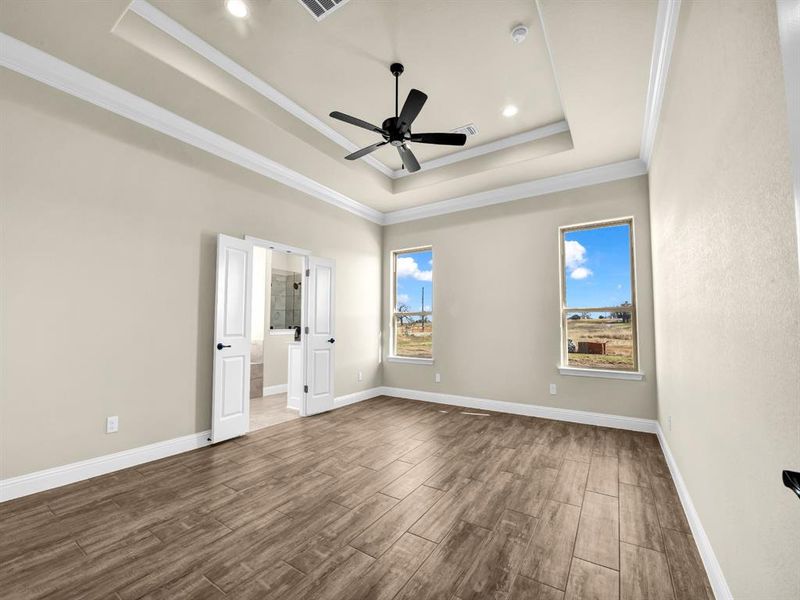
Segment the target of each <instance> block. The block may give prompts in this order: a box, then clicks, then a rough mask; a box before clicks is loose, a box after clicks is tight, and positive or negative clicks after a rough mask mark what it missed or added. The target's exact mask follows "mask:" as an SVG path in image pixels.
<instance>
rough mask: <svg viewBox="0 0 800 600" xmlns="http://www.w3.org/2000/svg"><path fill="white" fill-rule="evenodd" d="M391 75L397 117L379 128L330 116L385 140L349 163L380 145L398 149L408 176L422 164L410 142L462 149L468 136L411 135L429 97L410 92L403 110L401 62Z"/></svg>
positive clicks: (341, 115) (336, 113) (335, 114)
mask: <svg viewBox="0 0 800 600" xmlns="http://www.w3.org/2000/svg"><path fill="white" fill-rule="evenodd" d="M389 70H390V71H391V73H392V75H394V78H395V88H394V116H393V117H389V118H387V119H386V120H384V121H383V123H382V124H381V126H380V127H378V126H377V125H373V124H372V123H368V122H366V121H362V120H361V119H358V118H356V117H351V116H350V115H347V114H345V113H341V112H339V111H333V112H332V113H331V114H330V116H331V117H333V118H334V119H338V120H339V121H344V122H345V123H349V124H350V125H355V126H356V127H361V128H362V129H367V130H369V131H374V132H375V133H379V134H380V135H381V136H382V137H383V141H382V142H377V143H375V144H372V145H371V146H367V147H366V148H361V149H360V150H357V151H356V152H353V153H352V154H348V155H347V156H345V158H346V159H347V160H356V159H359V158H361V157H362V156H366V155H367V154H369V153H370V152H374V151H375V150H377V149H378V148H380V147H381V146H385V145H387V144H389V145H391V146H394V147H395V148H397V153H398V154H399V155H400V160H402V161H403V167H404V168H405V169H406V170H407V171H408V172H409V173H415V172H416V171H419V169H420V166H419V161H417V158H416V157H415V156H414V153H413V152H412V151H411V148H409V146H408V144H409V142H414V143H418V144H437V145H446V146H463V145H464V144H465V143H466V141H467V136H466V135H465V134H463V133H412V132H411V124H412V123H413V122H414V119H416V118H417V116H418V115H419V113H420V111H421V110H422V107H423V106H424V105H425V101H426V100H427V99H428V96H427V95H426V94H424V93H423V92H420V91H419V90H415V89H412V90H411V91H410V92H409V93H408V97H407V98H406V101H405V103H404V104H403V108H402V110H399V107H400V102H399V100H400V75H402V74H403V71H404V68H403V65H401V64H400V63H392V65H391V66H390V67H389Z"/></svg>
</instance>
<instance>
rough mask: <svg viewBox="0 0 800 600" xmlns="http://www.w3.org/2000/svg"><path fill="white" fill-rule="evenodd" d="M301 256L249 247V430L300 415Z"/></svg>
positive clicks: (272, 249)
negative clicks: (251, 298) (251, 276)
mask: <svg viewBox="0 0 800 600" xmlns="http://www.w3.org/2000/svg"><path fill="white" fill-rule="evenodd" d="M304 271H305V257H304V256H302V255H298V254H294V253H293V252H292V251H291V250H288V249H286V250H281V249H278V248H274V247H272V248H270V247H265V246H258V245H254V247H253V302H252V311H253V314H252V329H251V346H250V431H254V430H257V429H262V428H264V427H269V426H270V425H277V424H278V423H284V422H286V421H290V420H292V419H296V418H298V417H299V416H300V410H301V401H302V389H300V388H301V386H302V379H303V377H302V373H303V356H302V343H301V333H302V324H303V279H304V278H303V272H304Z"/></svg>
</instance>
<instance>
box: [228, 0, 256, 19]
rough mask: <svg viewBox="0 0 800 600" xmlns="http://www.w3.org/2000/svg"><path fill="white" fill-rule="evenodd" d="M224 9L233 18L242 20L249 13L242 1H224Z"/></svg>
mask: <svg viewBox="0 0 800 600" xmlns="http://www.w3.org/2000/svg"><path fill="white" fill-rule="evenodd" d="M225 8H227V9H228V12H229V13H231V14H232V15H233V16H234V17H238V18H239V19H244V18H245V17H246V16H247V14H248V13H249V12H250V11H249V9H248V8H247V4H245V3H244V0H225Z"/></svg>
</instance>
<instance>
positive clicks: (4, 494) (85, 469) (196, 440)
mask: <svg viewBox="0 0 800 600" xmlns="http://www.w3.org/2000/svg"><path fill="white" fill-rule="evenodd" d="M210 434H211V432H210V431H201V432H199V433H192V434H191V435H185V436H183V437H179V438H174V439H171V440H165V441H163V442H156V443H155V444H149V445H147V446H141V447H139V448H131V449H130V450H123V451H122V452H116V453H114V454H106V455H105V456H98V457H97V458H90V459H87V460H82V461H79V462H74V463H71V464H68V465H62V466H60V467H53V468H52V469H45V470H43V471H36V472H34V473H28V474H27V475H20V476H19V477H10V478H8V479H3V480H2V481H0V502H5V501H6V500H13V499H14V498H19V497H21V496H27V495H29V494H35V493H36V492H43V491H44V490H49V489H52V488H57V487H61V486H62V485H68V484H70V483H75V482H77V481H83V480H84V479H89V478H90V477H97V476H98V475H105V474H106V473H111V472H112V471H119V470H120V469H127V468H128V467H135V466H136V465H140V464H142V463H146V462H150V461H153V460H158V459H159V458H165V457H167V456H172V455H174V454H181V453H183V452H188V451H189V450H195V449H197V448H202V447H203V446H207V445H208V444H210V443H211V442H209V440H208V436H209V435H210Z"/></svg>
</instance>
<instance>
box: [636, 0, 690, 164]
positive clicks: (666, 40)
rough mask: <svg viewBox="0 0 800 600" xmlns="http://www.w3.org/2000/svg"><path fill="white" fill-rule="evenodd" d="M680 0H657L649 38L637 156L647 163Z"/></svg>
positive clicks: (656, 124)
mask: <svg viewBox="0 0 800 600" xmlns="http://www.w3.org/2000/svg"><path fill="white" fill-rule="evenodd" d="M680 9H681V0H659V2H658V13H657V16H656V31H655V37H654V40H653V56H652V58H651V60H650V81H649V83H648V87H647V104H646V105H645V111H644V124H643V126H642V147H641V150H640V151H639V157H640V158H641V159H642V160H643V161H644V163H645V164H646V165H647V166H648V167H649V166H650V159H651V158H652V155H653V145H654V144H655V140H656V132H657V131H658V121H659V118H660V117H661V104H662V102H663V100H664V91H665V89H666V86H667V75H668V74H669V62H670V59H671V58H672V48H673V46H674V44H675V31H676V30H677V28H678V14H679V13H680Z"/></svg>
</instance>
